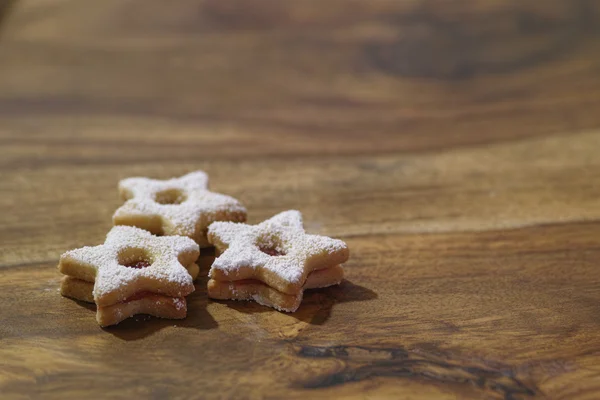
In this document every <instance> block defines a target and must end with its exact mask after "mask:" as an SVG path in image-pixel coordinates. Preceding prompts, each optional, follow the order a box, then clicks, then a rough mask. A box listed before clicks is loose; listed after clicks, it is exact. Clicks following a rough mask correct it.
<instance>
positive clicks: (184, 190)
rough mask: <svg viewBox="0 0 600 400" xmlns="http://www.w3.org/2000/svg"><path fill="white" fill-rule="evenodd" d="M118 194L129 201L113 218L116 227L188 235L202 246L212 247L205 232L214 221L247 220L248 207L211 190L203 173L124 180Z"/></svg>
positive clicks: (158, 233) (163, 233)
mask: <svg viewBox="0 0 600 400" xmlns="http://www.w3.org/2000/svg"><path fill="white" fill-rule="evenodd" d="M119 192H120V194H121V197H122V198H123V199H124V200H126V202H125V204H123V206H121V207H120V208H119V209H118V210H117V211H116V212H115V214H114V215H113V223H114V224H115V225H129V226H137V227H139V228H142V229H146V230H147V231H149V232H151V233H154V234H156V235H180V236H187V237H189V238H192V239H194V240H195V241H196V243H198V244H199V245H200V247H209V246H210V244H209V243H208V241H207V239H206V230H207V228H208V226H209V225H210V224H211V223H212V222H214V221H234V222H244V221H245V220H246V208H244V206H242V205H241V204H240V202H239V201H237V200H236V199H234V198H233V197H230V196H226V195H223V194H219V193H214V192H211V191H209V190H208V176H207V175H206V173H204V172H202V171H196V172H192V173H189V174H187V175H184V176H182V177H180V178H173V179H168V180H157V179H149V178H141V177H136V178H128V179H124V180H122V181H121V182H120V183H119Z"/></svg>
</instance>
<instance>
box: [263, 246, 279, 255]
mask: <svg viewBox="0 0 600 400" xmlns="http://www.w3.org/2000/svg"><path fill="white" fill-rule="evenodd" d="M259 250H260V251H262V252H263V253H265V254H268V255H270V256H271V257H279V256H284V255H285V253H282V252H280V251H279V250H277V249H275V248H273V247H262V246H260V247H259Z"/></svg>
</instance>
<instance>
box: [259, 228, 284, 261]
mask: <svg viewBox="0 0 600 400" xmlns="http://www.w3.org/2000/svg"><path fill="white" fill-rule="evenodd" d="M255 245H256V247H258V249H259V250H260V251H261V252H263V253H265V254H267V255H269V256H271V257H280V256H285V255H286V254H287V251H286V247H287V246H284V244H283V241H282V240H281V237H279V236H278V235H273V234H270V233H265V234H263V235H261V236H259V237H258V239H257V240H256V242H255Z"/></svg>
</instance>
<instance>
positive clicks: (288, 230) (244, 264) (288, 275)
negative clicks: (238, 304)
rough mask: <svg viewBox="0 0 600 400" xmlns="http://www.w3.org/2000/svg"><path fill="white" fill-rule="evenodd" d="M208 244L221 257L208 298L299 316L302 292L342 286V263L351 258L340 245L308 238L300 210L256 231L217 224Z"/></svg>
mask: <svg viewBox="0 0 600 400" xmlns="http://www.w3.org/2000/svg"><path fill="white" fill-rule="evenodd" d="M208 241H209V242H210V243H211V244H213V245H214V246H215V248H216V250H217V252H218V253H219V254H220V256H219V257H218V258H217V259H215V262H214V263H213V265H212V267H211V269H210V272H209V277H210V278H211V279H210V280H209V281H208V296H209V297H211V298H213V299H235V300H254V301H256V302H257V303H259V304H262V305H265V306H269V307H273V308H276V309H277V310H280V311H289V312H293V311H296V310H297V309H298V307H299V306H300V303H301V302H302V295H303V293H304V289H315V288H322V287H326V286H331V285H335V284H338V283H340V282H341V280H342V278H343V277H344V270H343V269H342V267H341V265H340V264H341V263H342V262H344V261H346V260H347V259H348V247H346V244H345V243H344V242H342V241H341V240H336V239H331V238H328V237H325V236H316V235H308V234H306V232H305V231H304V227H303V225H302V215H301V214H300V212H298V211H286V212H282V213H281V214H278V215H276V216H274V217H273V218H271V219H269V220H266V221H264V222H263V223H261V224H258V225H254V226H251V225H246V224H236V223H232V222H215V223H213V224H212V225H211V226H210V227H209V228H208Z"/></svg>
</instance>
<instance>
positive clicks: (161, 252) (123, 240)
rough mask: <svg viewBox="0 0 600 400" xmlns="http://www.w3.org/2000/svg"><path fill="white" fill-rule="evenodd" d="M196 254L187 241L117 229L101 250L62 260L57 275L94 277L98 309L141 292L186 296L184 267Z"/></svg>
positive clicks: (73, 253) (81, 251) (190, 288)
mask: <svg viewBox="0 0 600 400" xmlns="http://www.w3.org/2000/svg"><path fill="white" fill-rule="evenodd" d="M199 254H200V250H199V247H198V245H197V244H196V243H195V242H194V241H193V240H191V239H189V238H187V237H182V236H166V237H157V236H154V235H152V234H150V233H149V232H147V231H144V230H142V229H138V228H135V227H129V226H117V227H114V228H113V229H112V230H111V231H110V232H109V233H108V235H107V237H106V241H105V243H104V244H103V245H100V246H95V247H83V248H80V249H76V250H71V251H68V252H66V253H65V254H63V255H62V256H61V259H60V263H59V269H60V270H61V272H63V273H65V274H67V275H70V276H74V277H76V278H80V279H85V278H86V277H85V273H84V276H78V273H79V272H78V271H79V269H81V270H83V271H84V272H85V269H86V268H87V269H88V270H90V271H92V272H95V277H94V278H95V279H93V280H95V284H94V301H95V302H96V304H98V305H99V306H101V305H110V304H115V303H117V302H120V301H123V300H125V299H127V298H130V297H131V296H133V295H135V294H136V293H139V292H143V291H148V292H152V293H160V294H163V295H167V296H172V297H183V296H186V295H188V294H189V293H191V292H193V291H194V285H193V283H192V277H191V276H190V274H189V273H188V271H187V269H186V268H185V267H184V265H190V264H192V263H193V262H194V261H195V260H196V259H197V258H198V256H199ZM73 272H75V273H73ZM88 280H89V279H88Z"/></svg>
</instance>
